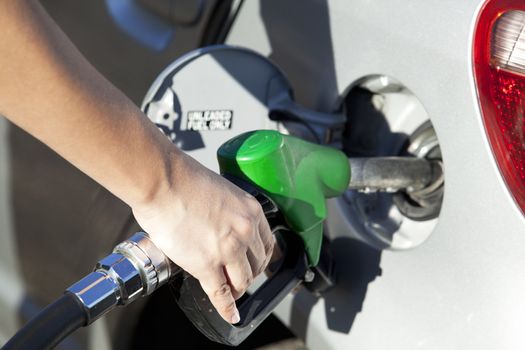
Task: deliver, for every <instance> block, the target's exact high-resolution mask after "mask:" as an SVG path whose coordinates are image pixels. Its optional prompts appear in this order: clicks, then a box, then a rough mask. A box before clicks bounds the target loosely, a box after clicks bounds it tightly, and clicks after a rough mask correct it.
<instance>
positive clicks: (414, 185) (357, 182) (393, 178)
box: [348, 157, 443, 193]
mask: <svg viewBox="0 0 525 350" xmlns="http://www.w3.org/2000/svg"><path fill="white" fill-rule="evenodd" d="M348 162H349V164H350V169H351V174H352V177H351V180H350V183H349V184H348V189H350V190H358V191H363V192H374V191H384V192H397V191H405V192H407V193H417V192H418V191H422V190H424V189H426V188H428V187H429V186H431V185H432V184H434V183H436V182H439V181H441V179H442V177H443V169H442V163H441V162H440V161H437V160H427V159H424V158H416V157H370V158H349V159H348Z"/></svg>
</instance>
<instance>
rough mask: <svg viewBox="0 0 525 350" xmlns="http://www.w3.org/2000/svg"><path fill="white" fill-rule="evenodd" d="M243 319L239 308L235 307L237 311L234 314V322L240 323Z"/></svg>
mask: <svg viewBox="0 0 525 350" xmlns="http://www.w3.org/2000/svg"><path fill="white" fill-rule="evenodd" d="M240 320H241V315H239V310H237V308H235V312H234V314H233V316H232V323H233V324H235V323H239V321H240Z"/></svg>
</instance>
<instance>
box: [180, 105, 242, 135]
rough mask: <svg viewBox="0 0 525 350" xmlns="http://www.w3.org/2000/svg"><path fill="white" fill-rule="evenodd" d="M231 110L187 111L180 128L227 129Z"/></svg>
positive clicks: (198, 129) (231, 116)
mask: <svg viewBox="0 0 525 350" xmlns="http://www.w3.org/2000/svg"><path fill="white" fill-rule="evenodd" d="M232 120H233V111H231V110H225V109H221V110H212V111H188V113H187V115H186V120H185V121H183V123H182V129H183V130H184V129H185V130H193V131H205V130H209V131H213V130H228V129H231V127H232Z"/></svg>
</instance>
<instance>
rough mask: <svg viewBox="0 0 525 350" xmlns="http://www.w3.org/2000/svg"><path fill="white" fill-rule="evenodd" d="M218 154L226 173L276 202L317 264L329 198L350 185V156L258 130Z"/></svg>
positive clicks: (238, 137)
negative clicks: (256, 188) (252, 186)
mask: <svg viewBox="0 0 525 350" xmlns="http://www.w3.org/2000/svg"><path fill="white" fill-rule="evenodd" d="M217 156H218V160H219V167H220V171H221V174H222V175H229V176H234V177H237V178H240V179H242V180H245V181H248V182H249V183H251V184H253V185H255V186H257V187H258V188H259V189H260V190H262V191H263V192H264V193H265V194H266V195H267V196H268V197H270V198H271V199H272V200H273V201H274V202H275V203H276V205H277V206H278V207H279V210H280V211H281V213H282V214H283V216H284V219H285V221H286V223H287V224H288V226H289V227H290V229H291V230H293V231H294V232H296V233H297V234H298V235H299V236H300V237H301V238H302V240H303V242H304V245H305V249H306V253H307V256H308V261H309V264H310V265H311V266H315V265H317V263H318V261H319V254H320V249H321V243H322V239H323V222H324V220H325V219H326V216H327V210H326V198H330V197H337V196H339V195H341V194H342V193H343V192H344V191H345V190H346V189H347V188H348V184H349V181H350V166H349V163H348V158H347V157H346V155H345V154H344V153H343V152H341V151H339V150H336V149H333V148H329V147H326V146H320V145H317V144H313V143H310V142H307V141H304V140H301V139H299V138H296V137H293V136H289V135H283V134H281V133H279V132H277V131H273V130H257V131H251V132H247V133H244V134H241V135H239V136H237V137H234V138H233V139H231V140H229V141H227V142H226V143H224V144H223V145H222V146H221V147H220V148H219V150H218V151H217Z"/></svg>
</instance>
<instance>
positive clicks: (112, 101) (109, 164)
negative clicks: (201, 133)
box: [0, 0, 182, 206]
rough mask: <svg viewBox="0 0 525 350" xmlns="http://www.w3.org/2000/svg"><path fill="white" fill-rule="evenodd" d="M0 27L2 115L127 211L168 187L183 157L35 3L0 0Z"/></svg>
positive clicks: (19, 0) (0, 111) (0, 96)
mask: <svg viewBox="0 0 525 350" xmlns="http://www.w3.org/2000/svg"><path fill="white" fill-rule="evenodd" d="M0 23H1V24H2V28H1V31H2V33H1V35H0V114H2V115H4V116H6V117H7V118H8V119H10V120H11V121H12V122H13V123H15V124H17V125H18V126H20V127H21V128H23V129H24V130H26V131H27V132H29V133H30V134H32V135H33V136H35V137H36V138H38V139H40V140H41V141H42V142H44V143H45V144H47V145H48V146H49V147H51V148H52V149H53V150H55V151H56V152H57V153H59V154H60V155H61V156H62V157H64V158H65V159H67V160H68V161H69V162H71V163H72V164H73V165H75V166H76V167H78V168H79V169H81V170H82V171H84V172H85V173H86V174H87V175H89V176H90V177H92V178H93V179H94V180H96V181H97V182H99V183H100V184H102V185H103V186H104V187H106V188H107V189H108V190H110V191H111V192H113V193H114V194H115V195H116V196H118V197H119V198H121V199H122V200H123V201H125V202H126V203H128V204H129V205H132V206H133V205H135V204H140V203H144V202H147V201H148V200H149V199H151V198H153V197H154V196H155V194H156V193H157V192H158V191H163V190H165V188H166V187H169V186H170V181H171V179H172V177H171V175H170V174H169V172H170V171H171V168H172V167H173V163H174V159H175V160H176V159H177V157H179V151H178V150H177V149H176V148H175V147H174V146H173V145H172V144H171V143H170V142H169V141H168V140H167V138H165V137H164V136H163V135H162V134H161V133H160V132H159V131H158V130H157V128H156V127H155V126H154V125H153V124H152V123H151V122H149V120H147V118H146V117H145V116H144V115H143V114H142V113H141V111H140V110H139V109H138V108H137V107H136V106H135V105H134V104H133V103H132V102H131V101H130V100H129V99H128V98H127V97H125V96H124V95H123V94H122V93H121V92H120V91H118V90H117V89H116V88H115V87H113V86H112V84H110V83H109V82H108V81H107V80H105V78H103V77H102V76H101V75H100V74H99V73H98V72H97V71H96V70H95V69H94V68H93V67H92V66H91V65H90V64H89V63H88V62H87V61H86V60H85V59H84V58H83V56H82V55H81V54H80V53H79V52H78V50H77V49H76V48H75V47H74V46H73V45H72V44H71V43H70V41H69V40H68V39H67V38H66V37H65V35H64V34H63V33H62V32H61V31H60V29H59V28H58V27H57V26H56V24H55V23H54V22H53V21H52V20H51V19H50V18H49V17H48V15H47V14H46V13H45V11H44V10H43V9H42V7H41V6H40V4H39V3H38V2H36V1H22V0H2V1H0ZM175 163H176V161H175ZM181 170H182V169H181Z"/></svg>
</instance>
